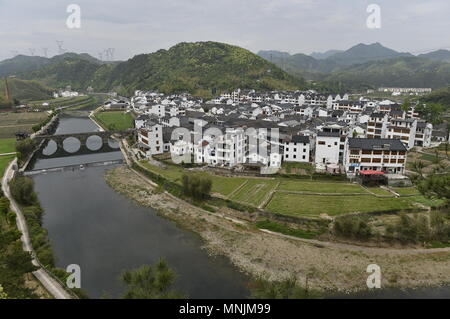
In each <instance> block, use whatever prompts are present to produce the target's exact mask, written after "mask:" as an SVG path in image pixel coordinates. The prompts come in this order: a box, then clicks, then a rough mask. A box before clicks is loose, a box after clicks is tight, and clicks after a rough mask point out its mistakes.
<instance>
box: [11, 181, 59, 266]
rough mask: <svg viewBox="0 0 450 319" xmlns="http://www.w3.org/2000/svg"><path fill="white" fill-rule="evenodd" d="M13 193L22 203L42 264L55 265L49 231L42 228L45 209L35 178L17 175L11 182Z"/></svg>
mask: <svg viewBox="0 0 450 319" xmlns="http://www.w3.org/2000/svg"><path fill="white" fill-rule="evenodd" d="M9 187H10V190H11V195H12V196H13V197H14V199H15V200H16V201H17V202H18V204H19V205H20V208H21V210H22V212H23V214H24V216H25V219H26V221H27V225H28V231H29V234H30V238H31V244H32V245H33V248H34V250H35V251H36V255H37V256H38V258H39V261H40V262H41V264H43V265H44V266H46V267H49V268H53V267H54V257H53V252H52V249H51V246H50V242H49V240H48V235H47V231H46V230H45V229H44V228H42V226H41V220H42V214H43V210H42V208H41V206H40V204H39V201H38V199H37V195H36V193H35V192H34V185H33V180H32V179H31V178H28V177H15V178H13V179H12V180H11V181H10V182H9Z"/></svg>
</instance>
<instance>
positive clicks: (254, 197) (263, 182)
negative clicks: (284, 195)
mask: <svg viewBox="0 0 450 319" xmlns="http://www.w3.org/2000/svg"><path fill="white" fill-rule="evenodd" d="M277 184H278V181H277V180H271V179H258V178H254V179H248V181H247V183H246V184H245V185H244V186H243V187H242V188H241V189H239V190H238V191H237V192H236V193H234V194H233V196H231V199H232V200H236V201H239V202H243V203H246V204H250V205H253V206H259V205H261V204H262V203H263V201H264V199H265V198H266V197H267V196H268V195H269V193H270V192H271V191H272V190H274V189H275V187H276V186H277Z"/></svg>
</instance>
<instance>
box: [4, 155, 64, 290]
mask: <svg viewBox="0 0 450 319" xmlns="http://www.w3.org/2000/svg"><path fill="white" fill-rule="evenodd" d="M15 161H16V160H14V161H13V162H11V163H10V164H9V165H8V167H7V169H6V171H5V174H4V176H3V180H2V189H3V193H4V194H5V196H6V197H7V198H8V199H9V201H10V203H11V210H12V211H13V212H14V213H16V216H17V218H16V220H17V228H18V229H19V231H20V232H21V233H22V236H21V238H20V239H21V240H22V244H23V250H24V251H27V252H30V253H31V256H32V263H33V265H35V266H36V267H40V268H39V269H38V270H36V271H34V272H33V275H34V276H35V277H36V278H37V279H38V280H39V281H40V282H41V284H42V285H43V286H44V287H45V289H47V291H48V292H49V293H50V294H52V295H53V296H54V297H55V298H56V299H72V296H71V295H70V294H69V293H68V292H67V291H66V290H65V289H64V288H63V287H62V286H61V284H60V283H59V282H58V281H56V280H55V279H54V278H53V277H52V276H51V275H50V274H49V273H48V272H47V271H46V270H45V269H44V268H42V266H41V265H40V263H39V260H38V259H37V257H36V253H35V252H34V250H33V246H32V245H31V240H30V235H29V233H28V226H27V223H26V220H25V217H24V216H23V214H22V211H21V210H20V208H19V205H18V204H17V202H16V201H15V200H14V198H13V197H12V196H11V193H10V191H9V185H8V182H9V181H10V180H11V178H12V177H13V170H12V166H13V164H14V163H15Z"/></svg>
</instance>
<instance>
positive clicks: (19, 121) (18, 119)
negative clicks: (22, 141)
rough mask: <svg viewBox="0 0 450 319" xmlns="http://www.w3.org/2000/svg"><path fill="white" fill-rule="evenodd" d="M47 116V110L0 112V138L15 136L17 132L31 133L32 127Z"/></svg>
mask: <svg viewBox="0 0 450 319" xmlns="http://www.w3.org/2000/svg"><path fill="white" fill-rule="evenodd" d="M47 117H48V113H47V112H20V113H14V112H5V113H0V139H2V138H12V137H15V134H16V133H17V132H26V133H32V127H33V126H34V125H36V124H39V123H41V122H43V121H45V120H46V119H47Z"/></svg>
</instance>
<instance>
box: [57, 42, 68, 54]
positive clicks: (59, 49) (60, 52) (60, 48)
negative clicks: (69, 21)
mask: <svg viewBox="0 0 450 319" xmlns="http://www.w3.org/2000/svg"><path fill="white" fill-rule="evenodd" d="M56 44H57V45H58V53H59V54H63V53H64V52H66V50H65V49H64V48H63V44H64V41H60V40H56Z"/></svg>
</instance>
